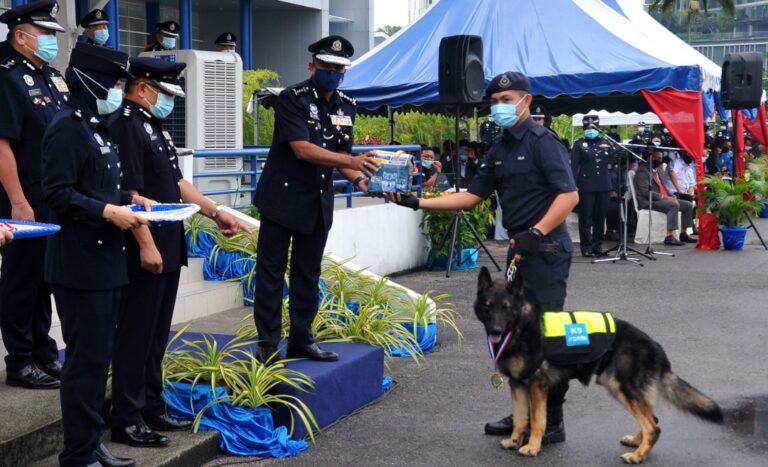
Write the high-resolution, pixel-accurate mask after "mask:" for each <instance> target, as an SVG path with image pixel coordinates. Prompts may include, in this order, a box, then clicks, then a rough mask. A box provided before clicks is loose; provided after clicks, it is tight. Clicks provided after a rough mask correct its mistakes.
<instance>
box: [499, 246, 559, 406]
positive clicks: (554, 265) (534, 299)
mask: <svg viewBox="0 0 768 467" xmlns="http://www.w3.org/2000/svg"><path fill="white" fill-rule="evenodd" d="M544 242H546V243H558V242H552V240H550V239H549V238H548V237H545V239H544ZM514 256H515V249H514V248H513V247H510V248H509V250H508V251H507V266H509V263H510V262H511V261H512V258H514ZM571 258H572V253H571V252H570V251H567V250H566V249H564V248H559V249H558V251H555V252H545V253H537V254H535V255H532V256H529V257H527V258H523V259H522V260H521V261H520V263H519V264H518V265H517V269H518V271H519V273H520V274H522V275H523V294H524V295H525V299H526V300H528V301H530V302H531V303H537V304H539V305H540V306H541V308H542V310H543V311H562V310H563V309H564V307H565V296H566V285H567V282H568V276H569V275H570V271H571ZM566 392H568V380H563V381H561V382H560V383H558V384H557V385H556V386H553V387H550V388H549V391H548V392H547V407H556V406H561V405H563V402H565V393H566ZM550 410H551V409H550Z"/></svg>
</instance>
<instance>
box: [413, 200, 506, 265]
mask: <svg viewBox="0 0 768 467" xmlns="http://www.w3.org/2000/svg"><path fill="white" fill-rule="evenodd" d="M435 196H442V194H440V193H429V192H427V193H425V196H424V197H425V198H430V197H435ZM444 196H450V194H445V195H444ZM490 206H491V201H490V200H488V199H486V200H484V201H483V202H482V203H480V204H478V205H477V206H475V207H474V208H472V209H468V210H465V211H464V217H465V218H466V219H467V220H468V221H469V223H470V224H471V225H472V226H473V227H474V228H475V230H476V231H477V233H478V234H479V235H481V236H483V235H485V229H486V226H488V225H489V224H491V225H492V224H493V223H494V220H495V213H494V212H493V211H492V210H491V208H490ZM453 216H454V212H452V211H424V218H423V219H422V221H421V228H422V231H423V233H424V235H425V236H426V237H427V239H428V240H429V244H430V247H431V248H432V255H433V257H435V258H437V257H444V256H447V255H448V252H449V249H450V247H451V245H450V243H451V242H450V240H451V239H450V238H448V239H447V241H445V242H444V241H443V239H445V238H446V235H450V232H451V229H452V228H453V218H454V217H453ZM461 246H462V248H479V247H480V245H479V244H478V243H477V240H475V237H474V235H472V232H471V231H470V230H469V229H468V228H466V226H462V229H461Z"/></svg>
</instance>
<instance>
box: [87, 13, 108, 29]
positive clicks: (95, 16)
mask: <svg viewBox="0 0 768 467" xmlns="http://www.w3.org/2000/svg"><path fill="white" fill-rule="evenodd" d="M101 24H109V16H107V14H106V13H105V12H104V10H99V9H98V8H97V9H95V10H91V11H90V12H88V14H87V15H85V17H84V18H83V19H82V20H80V26H82V27H84V28H87V27H89V26H99V25H101Z"/></svg>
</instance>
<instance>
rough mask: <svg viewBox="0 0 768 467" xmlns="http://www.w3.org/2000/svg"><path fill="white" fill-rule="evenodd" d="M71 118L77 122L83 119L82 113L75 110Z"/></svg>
mask: <svg viewBox="0 0 768 467" xmlns="http://www.w3.org/2000/svg"><path fill="white" fill-rule="evenodd" d="M72 118H73V119H75V120H77V121H78V122H79V121H80V120H82V119H83V112H82V111H81V110H80V109H75V110H73V111H72Z"/></svg>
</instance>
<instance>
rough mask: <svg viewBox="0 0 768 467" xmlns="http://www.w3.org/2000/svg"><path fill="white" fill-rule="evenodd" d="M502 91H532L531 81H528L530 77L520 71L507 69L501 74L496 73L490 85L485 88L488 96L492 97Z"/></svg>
mask: <svg viewBox="0 0 768 467" xmlns="http://www.w3.org/2000/svg"><path fill="white" fill-rule="evenodd" d="M502 91H525V92H531V82H530V81H528V77H527V76H525V75H524V74H523V73H520V72H519V71H505V72H504V73H502V74H500V75H496V76H495V77H494V78H493V79H492V80H491V82H490V83H488V87H487V88H486V89H485V95H486V97H491V94H495V93H497V92H502Z"/></svg>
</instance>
